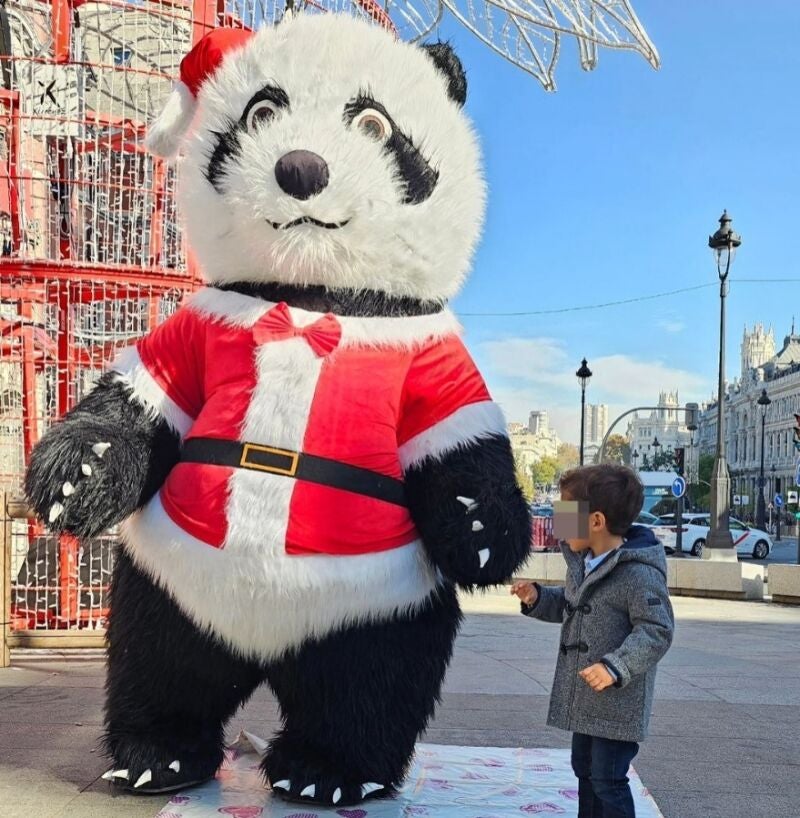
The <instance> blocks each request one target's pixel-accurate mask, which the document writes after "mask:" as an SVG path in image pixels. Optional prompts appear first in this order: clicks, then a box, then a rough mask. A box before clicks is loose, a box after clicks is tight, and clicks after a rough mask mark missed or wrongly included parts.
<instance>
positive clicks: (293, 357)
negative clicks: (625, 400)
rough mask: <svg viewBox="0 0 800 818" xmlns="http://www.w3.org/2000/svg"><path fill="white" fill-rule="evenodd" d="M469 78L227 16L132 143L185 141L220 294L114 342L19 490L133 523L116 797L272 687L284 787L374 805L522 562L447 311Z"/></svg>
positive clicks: (155, 778)
mask: <svg viewBox="0 0 800 818" xmlns="http://www.w3.org/2000/svg"><path fill="white" fill-rule="evenodd" d="M465 94H466V81H465V76H464V71H463V69H462V66H461V64H460V62H459V60H458V58H457V57H456V55H455V54H454V53H453V51H452V50H451V48H450V47H449V46H448V45H446V44H443V43H436V44H431V45H425V46H419V45H412V44H409V43H404V42H401V41H398V40H397V39H396V38H395V37H394V36H393V35H392V34H391V33H389V32H388V31H386V30H385V29H383V28H381V27H379V26H376V25H373V24H371V23H368V22H365V21H363V20H356V19H354V18H351V17H348V16H345V15H335V14H327V15H323V14H319V15H313V14H303V13H301V14H298V15H295V16H294V17H293V18H291V19H288V20H284V21H283V22H281V23H280V24H279V25H277V26H274V27H269V28H265V29H263V30H261V31H260V32H258V33H255V34H253V33H251V32H246V31H240V30H220V31H215V32H213V33H212V34H209V35H207V36H206V37H205V39H203V40H201V41H200V42H199V44H198V45H196V46H195V47H194V49H193V50H192V51H191V53H190V54H189V55H188V56H187V57H186V58H185V59H184V60H183V63H182V66H181V82H180V83H179V84H178V85H177V86H176V89H175V91H174V92H173V94H172V96H171V97H170V99H169V101H168V103H167V106H166V108H165V110H164V111H163V112H162V114H161V115H160V117H159V118H158V119H157V120H156V122H155V123H154V125H153V127H152V128H151V131H150V134H149V145H150V147H151V148H152V149H153V151H154V152H156V153H159V154H161V155H169V154H172V153H174V152H175V151H176V150H177V149H178V147H180V146H181V145H182V146H183V155H184V158H183V160H182V164H181V174H180V181H181V185H182V187H181V200H180V206H181V208H182V212H183V216H184V218H185V223H186V229H187V231H188V237H189V242H190V244H191V246H192V249H193V251H194V252H195V253H196V256H197V258H198V260H199V262H200V264H201V266H202V269H203V272H204V276H205V279H206V281H207V284H208V286H207V287H206V288H205V289H201V290H199V291H198V292H196V293H194V294H193V295H191V296H190V297H189V298H188V299H187V300H186V301H185V302H184V304H183V305H182V306H181V308H180V309H179V310H178V311H177V312H176V313H175V314H174V315H172V316H171V317H170V318H168V319H167V320H166V321H164V322H163V323H162V324H161V325H160V326H158V327H157V328H155V329H154V331H153V332H151V334H150V335H148V336H147V337H145V338H143V339H142V340H140V341H139V342H138V343H137V344H136V346H135V347H131V348H128V349H126V350H124V351H123V352H122V354H121V355H120V356H119V357H118V358H117V360H116V361H115V362H114V363H113V365H112V367H111V369H110V371H108V372H107V373H105V374H104V375H103V377H102V378H101V379H100V381H99V383H98V384H97V386H96V388H95V389H94V390H93V391H92V392H91V393H90V394H89V395H88V396H87V397H85V398H84V399H83V400H82V401H81V402H80V403H79V404H78V405H77V406H76V407H75V408H74V409H73V410H72V411H70V412H69V413H68V414H67V415H66V416H65V417H64V418H63V419H62V420H61V421H60V422H59V423H57V424H55V425H54V426H53V428H51V429H50V431H49V432H48V433H47V434H46V435H45V436H44V437H43V439H42V441H41V442H40V444H39V445H38V446H37V447H36V449H35V450H34V452H33V454H32V457H31V461H30V465H29V469H28V473H27V477H26V490H27V493H28V497H29V499H30V501H31V503H32V505H33V506H34V508H35V509H36V511H37V513H38V514H39V515H40V516H41V517H42V518H43V519H44V520H45V521H47V522H49V524H50V525H51V527H52V528H53V529H54V530H56V531H59V530H63V531H68V532H72V533H74V534H75V535H78V536H82V537H91V536H94V535H97V534H98V532H101V531H103V530H104V529H106V528H108V527H109V526H113V525H115V524H118V523H122V535H123V536H122V539H123V546H122V547H121V549H120V550H119V553H118V554H117V557H116V561H115V566H114V576H113V582H112V588H111V614H110V622H109V629H108V680H107V705H106V716H105V719H106V737H105V741H106V747H107V751H108V753H109V755H110V756H111V758H112V759H113V766H112V768H111V769H110V770H109V771H108V773H106V778H108V779H109V780H111V781H113V783H114V784H115V785H117V786H118V787H120V788H123V789H129V790H131V791H134V792H139V793H144V792H164V791H168V790H173V789H178V788H180V787H185V786H189V785H191V784H194V783H197V782H201V781H204V780H206V779H208V778H209V777H211V776H213V775H214V773H215V772H216V770H217V768H218V767H219V765H220V763H221V760H222V757H223V755H222V751H223V741H224V727H225V724H226V722H227V721H228V720H229V719H230V718H231V716H232V715H233V714H234V713H235V712H236V710H237V709H238V708H239V707H240V706H241V705H242V704H243V703H244V702H245V701H246V700H247V699H248V697H249V696H250V695H251V694H252V693H253V691H254V690H255V689H256V688H257V687H258V686H259V685H260V684H262V683H264V682H266V683H267V684H268V685H269V686H270V688H271V689H272V690H273V691H274V694H275V696H276V698H277V701H278V704H279V707H280V714H281V719H282V728H281V729H280V731H279V732H278V733H277V735H276V736H275V737H273V739H272V740H271V742H270V744H269V747H268V749H267V751H266V754H265V756H264V759H263V771H264V775H265V777H266V779H267V780H268V782H269V783H270V785H271V787H272V788H273V790H274V791H276V793H278V794H280V795H282V796H283V797H285V798H288V799H291V800H300V801H308V802H317V803H322V804H334V805H340V806H344V805H348V804H357V803H359V802H360V801H362V800H363V799H364V798H367V797H373V798H374V797H380V796H385V795H388V794H391V793H392V792H393V791H395V790H396V788H397V787H398V786H399V785H400V784H401V782H402V780H403V778H404V775H405V774H406V772H407V769H408V766H409V763H410V760H411V758H412V755H413V751H414V745H415V742H416V740H417V738H418V737H419V735H420V733H421V732H422V731H423V730H424V728H425V726H426V724H427V723H428V720H429V719H430V718H431V716H432V714H433V711H434V705H435V703H436V702H437V700H438V698H439V695H440V691H441V685H442V681H443V678H444V675H445V670H446V668H447V664H448V661H449V659H450V656H451V653H452V648H453V642H454V639H455V637H456V632H457V629H458V626H459V622H460V618H461V614H460V610H459V606H458V602H457V598H456V588H457V587H458V586H461V587H462V588H466V589H472V588H475V587H483V586H487V585H491V584H495V583H498V582H501V581H502V580H504V579H506V578H508V577H509V576H511V574H512V573H513V572H514V570H515V569H516V568H517V567H518V566H519V565H520V564H521V563H522V561H523V559H524V558H525V556H526V554H527V552H528V548H529V543H530V531H531V529H530V519H529V514H528V509H527V505H526V503H525V500H524V498H523V496H522V494H521V492H520V489H519V488H518V486H517V484H516V481H515V472H514V462H513V459H512V454H511V448H510V444H509V440H508V438H507V435H506V429H505V423H504V419H503V417H502V414H501V412H500V410H499V409H498V407H497V406H496V404H494V403H493V402H492V400H491V398H490V396H489V393H488V391H487V389H486V386H485V384H484V381H483V379H482V378H481V376H480V374H479V372H478V371H477V369H476V367H475V365H474V363H473V362H472V360H471V359H470V357H469V355H468V353H467V352H466V350H465V348H464V346H463V344H462V342H461V340H460V339H459V326H458V324H457V322H456V319H455V318H454V316H453V314H452V313H451V312H450V311H449V310H448V308H447V307H446V302H447V300H448V299H449V298H450V297H451V296H452V295H453V294H454V293H456V291H457V290H458V289H459V287H460V286H461V285H462V283H463V281H464V278H465V275H466V273H467V269H468V266H469V264H470V259H471V256H472V253H473V250H474V248H475V244H476V242H477V240H478V235H479V228H480V224H481V220H482V215H483V207H484V186H483V182H482V177H481V169H480V159H479V153H478V148H477V146H476V140H475V137H474V135H473V132H472V130H471V127H470V124H469V122H468V121H467V119H466V117H465V115H464V113H463V111H462V105H463V103H464V99H465ZM190 126H191V132H192V134H193V135H192V137H191V138H189V139H184V135H185V134H186V133H188V131H189V129H190Z"/></svg>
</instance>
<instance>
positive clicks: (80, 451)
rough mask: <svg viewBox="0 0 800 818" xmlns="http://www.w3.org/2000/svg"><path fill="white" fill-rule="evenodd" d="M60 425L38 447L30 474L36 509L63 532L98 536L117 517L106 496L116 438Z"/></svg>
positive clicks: (30, 495)
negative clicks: (83, 434)
mask: <svg viewBox="0 0 800 818" xmlns="http://www.w3.org/2000/svg"><path fill="white" fill-rule="evenodd" d="M66 431H67V430H66V429H64V430H63V431H62V429H59V428H58V427H56V428H54V429H53V430H51V432H50V434H49V435H48V436H47V437H46V438H45V439H44V440H42V442H41V443H40V444H39V445H38V446H37V447H36V448H35V449H34V450H33V453H32V456H31V462H30V466H29V467H28V472H27V474H26V476H25V492H26V494H27V495H28V499H29V500H30V502H31V505H32V506H33V508H34V510H35V511H36V514H37V515H38V516H39V518H40V519H42V520H43V521H44V522H46V523H47V524H48V525H49V526H50V528H51V529H52V530H53V531H54V532H56V533H58V532H60V531H70V532H72V533H74V534H77V535H79V536H93V535H95V534H97V533H99V532H100V531H103V530H104V529H105V528H107V527H108V526H110V525H113V524H114V523H115V522H117V520H116V519H114V517H115V512H116V509H114V508H112V507H111V506H112V504H111V503H109V502H108V501H107V497H108V494H109V492H108V484H109V482H111V480H112V479H113V477H112V476H111V475H109V468H108V465H107V463H108V460H109V459H110V458H112V457H113V455H114V452H113V450H114V446H115V445H119V444H115V443H114V442H112V441H111V440H108V439H104V438H105V437H110V436H109V435H107V434H106V435H104V436H103V437H100V436H96V437H91V438H90V439H89V440H83V439H80V438H78V437H77V436H75V435H72V434H67V433H66Z"/></svg>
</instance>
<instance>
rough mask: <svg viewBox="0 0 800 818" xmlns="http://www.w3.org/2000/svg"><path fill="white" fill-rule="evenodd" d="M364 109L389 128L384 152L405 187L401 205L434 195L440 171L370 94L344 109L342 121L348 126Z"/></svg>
mask: <svg viewBox="0 0 800 818" xmlns="http://www.w3.org/2000/svg"><path fill="white" fill-rule="evenodd" d="M367 108H373V109H374V110H376V111H378V113H380V114H383V116H385V117H386V119H387V120H388V121H389V124H390V125H391V126H392V135H391V136H390V137H389V138H388V139H387V140H386V143H385V144H384V151H385V152H386V153H387V154H389V155H390V156H392V158H393V159H394V161H395V164H396V165H397V170H398V173H399V176H400V179H401V180H402V182H403V184H404V186H405V197H404V199H403V203H404V204H420V202H424V201H425V200H426V199H427V198H428V197H429V196H430V195H431V193H433V190H434V188H435V187H436V183H437V182H438V181H439V171H438V170H436V169H435V168H432V167H431V166H430V164H429V163H428V160H427V159H426V158H425V157H424V156H423V155H422V152H421V151H420V150H419V148H418V147H417V146H416V145H415V144H414V142H413V140H412V139H411V137H410V136H407V135H406V134H405V133H403V131H401V130H400V128H399V127H398V126H397V123H396V122H395V121H394V119H392V117H391V115H390V114H389V112H388V111H387V110H386V108H384V107H383V105H381V103H380V102H378V101H377V100H375V99H373V98H372V97H371V96H370V95H369V94H365V93H363V92H362V93H360V94H358V96H356V97H355V98H354V99H352V100H351V101H350V102H348V103H347V105H345V106H344V121H345V124H346V125H348V126H349V125H350V124H351V123H352V121H353V120H354V119H355V118H356V116H358V114H360V113H361V112H362V111H365V110H366V109H367Z"/></svg>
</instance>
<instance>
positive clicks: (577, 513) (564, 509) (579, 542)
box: [553, 491, 606, 551]
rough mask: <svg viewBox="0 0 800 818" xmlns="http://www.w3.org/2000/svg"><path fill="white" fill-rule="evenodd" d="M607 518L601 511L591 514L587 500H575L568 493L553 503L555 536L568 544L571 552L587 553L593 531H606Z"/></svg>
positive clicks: (562, 493)
mask: <svg viewBox="0 0 800 818" xmlns="http://www.w3.org/2000/svg"><path fill="white" fill-rule="evenodd" d="M605 522H606V521H605V517H604V516H603V514H602V513H600V512H599V511H596V512H594V514H590V513H589V503H588V501H587V500H574V499H573V498H572V496H571V495H570V493H569V492H568V491H562V492H561V500H560V501H556V502H555V503H553V534H554V535H555V536H556V537H557V538H558V539H559V540H563V541H564V542H566V544H567V545H568V546H569V548H570V551H585V550H586V549H587V548H589V547H590V546H591V544H592V540H591V534H592V531H593V530H595V531H601V530H603V529H605Z"/></svg>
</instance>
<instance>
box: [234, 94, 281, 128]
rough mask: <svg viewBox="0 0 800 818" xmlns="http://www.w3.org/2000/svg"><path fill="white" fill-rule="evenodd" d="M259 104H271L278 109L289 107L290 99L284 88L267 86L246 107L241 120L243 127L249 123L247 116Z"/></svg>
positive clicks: (254, 95)
mask: <svg viewBox="0 0 800 818" xmlns="http://www.w3.org/2000/svg"><path fill="white" fill-rule="evenodd" d="M259 102H271V103H272V104H273V105H275V107H277V108H288V107H289V97H288V96H287V95H286V91H284V90H283V88H279V87H278V86H277V85H265V86H264V87H263V88H262V89H261V90H260V91H256V93H255V94H253V96H252V97H251V98H250V101H249V102H248V103H247V105H245V107H244V111H243V112H242V116H241V118H240V119H239V124H240V125H241V126H243V127H244V126H245V124H246V123H247V115H248V114H249V113H250V111H251V110H252V109H253V108H254V107H255V106H256V105H258V103H259Z"/></svg>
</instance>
